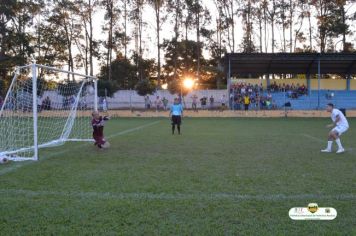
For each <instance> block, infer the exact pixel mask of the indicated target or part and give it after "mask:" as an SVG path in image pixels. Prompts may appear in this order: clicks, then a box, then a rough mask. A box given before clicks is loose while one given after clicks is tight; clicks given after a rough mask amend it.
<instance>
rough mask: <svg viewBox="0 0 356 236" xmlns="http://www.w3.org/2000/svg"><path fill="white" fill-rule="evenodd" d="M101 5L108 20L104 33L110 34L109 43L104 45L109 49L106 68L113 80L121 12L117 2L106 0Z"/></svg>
mask: <svg viewBox="0 0 356 236" xmlns="http://www.w3.org/2000/svg"><path fill="white" fill-rule="evenodd" d="M101 4H102V6H103V7H104V9H105V17H104V19H105V20H107V22H106V24H104V26H103V31H104V32H105V31H107V34H108V38H107V41H106V42H105V43H104V46H105V47H106V49H107V52H106V68H107V70H108V79H109V80H111V77H112V68H111V62H112V58H113V56H112V53H113V50H114V49H115V48H116V45H115V42H116V41H117V40H118V38H115V36H120V34H119V29H118V20H119V14H120V10H119V8H118V7H117V6H116V5H117V1H116V0H104V1H102V2H101Z"/></svg>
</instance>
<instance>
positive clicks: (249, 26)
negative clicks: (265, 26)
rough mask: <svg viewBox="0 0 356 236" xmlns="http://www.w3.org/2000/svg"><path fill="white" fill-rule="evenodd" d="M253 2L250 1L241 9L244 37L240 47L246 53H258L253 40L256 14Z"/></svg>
mask: <svg viewBox="0 0 356 236" xmlns="http://www.w3.org/2000/svg"><path fill="white" fill-rule="evenodd" d="M252 4H253V1H252V0H248V1H247V5H245V6H244V7H243V8H241V16H242V21H243V29H244V36H243V39H242V42H241V45H240V47H241V48H242V51H243V52H245V53H252V52H256V47H255V44H254V42H253V40H252V37H253V15H254V14H255V9H254V7H253V5H252Z"/></svg>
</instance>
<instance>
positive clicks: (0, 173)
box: [0, 121, 160, 176]
mask: <svg viewBox="0 0 356 236" xmlns="http://www.w3.org/2000/svg"><path fill="white" fill-rule="evenodd" d="M158 123H160V121H154V122H151V123H148V124H145V125H141V126H137V127H135V128H131V129H127V130H123V131H120V132H118V133H115V134H111V135H109V136H108V137H107V138H108V139H110V138H115V137H117V136H122V135H125V134H128V133H132V132H135V131H139V130H141V129H144V128H147V127H150V126H153V125H156V124H158ZM88 145H89V143H87V142H86V143H84V144H81V145H76V146H74V147H72V148H68V149H65V150H63V151H59V152H55V153H52V154H48V155H46V156H44V157H41V158H40V160H45V159H48V158H51V157H55V156H59V155H62V154H64V153H68V152H71V151H73V150H75V149H79V148H83V147H85V146H88ZM32 163H36V162H35V161H23V162H18V163H16V164H15V165H12V166H9V167H8V168H4V169H3V170H0V176H1V175H5V174H7V173H10V172H13V171H15V170H17V169H19V168H21V167H23V166H26V165H29V164H32Z"/></svg>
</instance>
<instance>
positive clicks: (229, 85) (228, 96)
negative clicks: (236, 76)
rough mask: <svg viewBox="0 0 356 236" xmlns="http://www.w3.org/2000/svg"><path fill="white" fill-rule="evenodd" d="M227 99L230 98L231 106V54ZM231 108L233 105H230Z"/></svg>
mask: <svg viewBox="0 0 356 236" xmlns="http://www.w3.org/2000/svg"><path fill="white" fill-rule="evenodd" d="M226 77H227V99H229V103H228V104H229V106H230V93H231V58H230V56H229V69H228V71H227V76H226ZM230 109H232V107H231V106H230Z"/></svg>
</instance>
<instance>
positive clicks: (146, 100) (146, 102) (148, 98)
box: [145, 96, 151, 109]
mask: <svg viewBox="0 0 356 236" xmlns="http://www.w3.org/2000/svg"><path fill="white" fill-rule="evenodd" d="M145 108H146V109H150V108H151V100H150V97H149V96H146V97H145Z"/></svg>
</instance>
